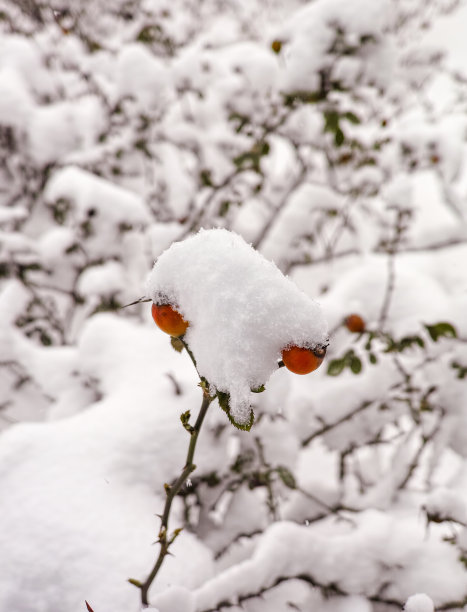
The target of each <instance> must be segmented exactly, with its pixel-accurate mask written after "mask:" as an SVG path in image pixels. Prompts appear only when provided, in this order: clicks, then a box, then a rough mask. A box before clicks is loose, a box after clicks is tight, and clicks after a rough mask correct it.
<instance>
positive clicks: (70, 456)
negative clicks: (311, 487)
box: [0, 315, 222, 612]
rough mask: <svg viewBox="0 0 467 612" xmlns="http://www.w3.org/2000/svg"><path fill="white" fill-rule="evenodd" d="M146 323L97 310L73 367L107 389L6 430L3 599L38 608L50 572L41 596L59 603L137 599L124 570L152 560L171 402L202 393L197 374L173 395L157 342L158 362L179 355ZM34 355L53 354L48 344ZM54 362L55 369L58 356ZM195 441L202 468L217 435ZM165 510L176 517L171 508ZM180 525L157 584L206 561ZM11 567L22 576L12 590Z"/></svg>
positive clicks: (203, 571)
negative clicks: (75, 409) (96, 397)
mask: <svg viewBox="0 0 467 612" xmlns="http://www.w3.org/2000/svg"><path fill="white" fill-rule="evenodd" d="M148 331H149V330H148V328H147V326H135V325H134V324H130V323H126V322H123V321H120V320H118V319H117V318H116V317H114V316H111V315H101V316H98V317H94V318H93V319H92V321H91V322H90V324H89V325H88V326H87V329H86V330H85V333H84V334H83V337H82V340H81V343H80V349H79V353H78V355H77V356H76V358H77V366H76V365H75V367H78V368H79V370H80V371H81V372H82V374H83V375H84V376H86V375H87V376H94V377H99V378H100V379H101V381H102V383H101V384H102V393H103V399H102V400H100V401H97V402H95V401H94V402H93V401H92V400H91V403H90V404H89V405H88V406H87V407H86V408H87V409H86V410H85V411H80V412H79V414H76V415H75V416H73V417H70V418H65V419H62V420H58V421H54V422H49V423H46V424H34V425H32V424H30V425H28V424H23V425H21V426H19V427H16V428H12V429H10V430H8V431H7V432H5V433H4V434H3V435H2V446H1V451H0V453H1V457H0V465H1V470H0V480H1V487H2V491H3V492H4V494H3V495H2V497H1V500H0V507H1V514H2V521H3V523H2V525H3V528H2V531H1V535H0V540H1V550H2V559H3V560H4V571H3V572H2V576H1V577H0V609H1V610H7V609H9V608H11V607H12V606H13V607H14V609H15V610H18V612H22V611H23V610H24V611H26V610H39V609H42V608H40V607H38V606H37V605H36V602H37V601H38V599H40V598H42V599H44V585H47V584H48V585H50V586H49V588H48V592H47V598H46V599H45V601H47V602H48V603H47V605H51V606H53V607H57V608H58V607H60V609H62V610H66V611H68V610H69V611H70V612H71V610H77V609H80V607H81V606H82V605H83V601H84V599H87V600H88V601H89V602H90V603H92V606H93V608H94V609H96V610H98V609H106V607H105V606H106V605H107V603H108V601H112V603H113V610H114V611H115V612H117V611H119V610H121V611H122V612H124V611H125V612H128V610H129V609H134V607H135V605H136V603H137V601H138V598H139V595H138V592H137V590H136V589H135V588H134V587H132V586H131V585H129V584H128V583H127V579H128V578H130V577H137V578H142V577H143V576H144V575H145V574H146V573H147V572H148V571H149V568H150V566H151V564H152V563H153V560H154V554H155V553H154V547H152V546H151V543H152V542H153V541H154V539H155V533H156V530H157V521H156V519H155V518H154V512H155V511H156V510H157V509H158V508H161V507H162V499H161V497H160V494H161V493H162V492H163V483H164V482H165V481H166V480H170V479H171V478H173V477H174V476H176V475H177V474H178V471H179V469H181V466H182V463H183V454H184V445H183V444H182V442H183V441H185V439H186V432H185V431H184V430H183V428H182V427H181V426H180V423H179V420H178V417H177V414H179V413H180V412H182V411H183V410H185V409H186V406H187V402H188V403H190V404H193V405H194V406H196V405H197V404H198V403H199V399H200V398H199V391H197V390H196V387H195V386H194V385H192V388H194V391H193V392H191V393H190V394H189V396H188V395H186V394H184V395H183V396H181V397H180V398H179V399H177V396H175V395H174V394H173V390H172V387H171V384H170V381H168V379H167V378H166V376H165V375H164V373H163V372H161V373H160V374H159V375H158V376H154V371H155V368H154V364H155V363H157V360H158V358H159V357H160V355H161V353H162V354H164V355H165V363H166V368H171V367H172V366H173V364H174V362H178V361H180V360H181V356H180V355H178V354H176V353H175V352H174V351H172V349H170V347H167V346H166V343H165V342H163V339H161V340H160V341H158V340H157V338H156V339H155V338H154V336H153V335H152V334H151V333H148ZM137 338H138V339H137ZM155 343H156V347H157V349H156V351H154V344H155ZM42 361H43V366H47V364H48V365H49V367H50V366H51V365H52V364H51V363H50V358H47V354H46V353H43V354H42ZM182 361H183V360H182ZM187 367H188V366H187ZM55 368H56V372H57V376H58V370H59V369H60V368H63V362H62V361H61V360H58V361H57V363H56V366H55ZM177 370H179V368H177ZM190 373H191V372H190ZM148 382H149V383H150V384H149V386H148V385H147V383H148ZM57 392H58V390H57V388H55V393H57ZM63 392H64V393H65V392H66V388H65V389H63ZM59 395H60V394H59ZM200 446H201V448H200V450H201V452H200V453H199V456H198V457H197V462H198V465H199V467H200V469H201V470H203V469H204V468H203V465H204V466H209V465H210V464H212V462H213V461H214V462H216V463H217V464H218V465H221V464H222V459H221V456H222V451H221V454H220V455H219V450H221V448H222V445H221V446H218V448H217V450H216V449H215V448H213V447H212V448H207V447H205V452H206V454H205V455H204V452H203V450H202V447H203V444H202V440H201V441H200ZM203 455H204V459H203ZM18 481H21V483H22V484H21V487H17V482H18ZM155 491H156V492H157V493H155ZM149 508H152V509H153V511H152V512H151V511H149V512H148V509H149ZM176 514H177V515H178V512H177V513H176ZM172 520H173V521H174V524H175V525H176V524H177V522H178V520H179V519H178V520H177V516H175V517H173V519H172ZM184 536H186V537H183V538H181V537H180V538H178V540H177V542H176V544H175V545H174V549H173V552H174V554H175V559H176V560H175V559H174V560H173V561H171V562H169V563H167V565H166V567H165V568H164V571H163V573H162V574H161V578H160V581H159V586H158V589H159V590H160V589H162V588H163V587H164V585H167V584H169V583H172V584H173V583H174V582H177V580H178V578H177V576H178V577H179V578H180V577H181V576H183V584H184V585H185V586H188V585H190V584H191V585H192V586H194V585H196V584H197V582H199V581H203V580H205V579H206V578H207V577H209V576H210V574H211V572H212V560H211V554H210V552H209V551H208V550H207V548H206V547H205V546H204V545H202V544H201V543H200V542H199V541H197V540H196V539H195V538H194V536H192V535H191V534H189V533H187V534H184ZM17 576H22V577H23V578H22V579H23V580H24V581H25V582H24V583H23V584H25V588H24V589H21V590H20V591H19V590H18V588H17V586H16V577H17ZM51 576H53V582H50V578H51ZM76 576H79V579H78V580H76V578H75V577H76ZM156 590H157V589H156Z"/></svg>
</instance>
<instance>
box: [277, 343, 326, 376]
mask: <svg viewBox="0 0 467 612" xmlns="http://www.w3.org/2000/svg"><path fill="white" fill-rule="evenodd" d="M325 355H326V349H325V348H316V349H314V350H312V349H308V348H302V347H299V346H290V347H289V348H286V349H284V350H283V351H282V361H283V362H284V365H285V367H286V368H287V369H288V370H290V371H291V372H293V373H294V374H309V373H310V372H313V370H316V369H317V368H319V366H320V365H321V363H322V361H323V359H324V356H325Z"/></svg>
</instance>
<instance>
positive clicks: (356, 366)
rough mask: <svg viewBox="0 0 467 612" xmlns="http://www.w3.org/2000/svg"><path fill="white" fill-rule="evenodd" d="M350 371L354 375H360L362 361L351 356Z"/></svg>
mask: <svg viewBox="0 0 467 612" xmlns="http://www.w3.org/2000/svg"><path fill="white" fill-rule="evenodd" d="M350 369H351V370H352V372H353V373H354V374H360V372H361V371H362V361H361V359H360V358H359V357H355V356H352V357H351V359H350Z"/></svg>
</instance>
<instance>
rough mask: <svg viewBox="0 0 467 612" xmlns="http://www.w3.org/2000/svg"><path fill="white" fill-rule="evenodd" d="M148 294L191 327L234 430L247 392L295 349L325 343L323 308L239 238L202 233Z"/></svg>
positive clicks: (163, 260) (242, 419) (152, 280)
mask: <svg viewBox="0 0 467 612" xmlns="http://www.w3.org/2000/svg"><path fill="white" fill-rule="evenodd" d="M147 295H148V297H150V298H151V299H152V300H153V302H154V303H156V304H163V303H170V304H171V305H172V306H173V307H174V308H175V309H176V310H177V311H178V312H179V313H180V314H181V315H182V316H183V318H184V319H185V320H186V321H188V322H189V327H188V330H187V332H186V335H185V340H186V342H187V343H188V345H189V346H190V349H191V351H192V352H193V354H194V356H195V359H196V363H197V369H198V372H199V374H200V376H203V377H205V378H206V379H207V381H208V382H209V384H210V391H211V392H217V391H221V392H223V393H228V394H229V396H230V399H229V410H230V416H231V418H232V419H233V420H234V421H235V423H236V424H238V425H242V426H245V425H246V424H247V423H249V422H251V418H252V415H251V409H250V392H251V389H256V388H258V387H261V386H262V385H264V383H265V382H266V381H267V380H268V378H269V377H270V376H271V374H272V373H273V372H274V371H275V370H276V369H277V367H278V361H279V360H280V359H281V351H282V350H283V349H284V348H285V347H287V346H291V345H297V346H300V347H306V348H311V349H315V348H317V347H325V346H326V345H327V343H328V332H327V325H326V322H325V319H324V316H323V313H322V310H321V307H320V306H319V304H317V303H316V302H315V301H313V300H312V299H311V298H309V297H308V296H307V295H305V294H304V293H303V292H301V291H300V290H299V289H298V288H297V286H296V285H295V284H294V283H293V282H292V281H291V280H290V279H288V278H286V277H285V276H284V275H283V274H282V272H281V271H280V270H279V269H278V268H277V266H276V265H275V264H274V263H272V262H270V261H267V260H266V259H265V258H264V257H263V256H262V255H261V254H260V253H258V252H257V251H255V250H254V249H253V248H252V247H251V246H250V245H248V244H247V243H246V242H245V241H244V240H243V238H241V237H240V236H239V235H237V234H235V233H233V232H230V231H228V230H224V229H214V230H201V231H200V232H199V233H198V234H196V235H195V236H192V237H191V238H188V239H187V240H185V241H183V242H176V243H174V244H172V246H170V247H169V248H168V249H167V250H166V251H164V253H162V255H161V256H160V257H159V259H158V260H157V262H156V263H155V265H154V268H153V270H152V272H151V274H150V276H149V279H148V283H147Z"/></svg>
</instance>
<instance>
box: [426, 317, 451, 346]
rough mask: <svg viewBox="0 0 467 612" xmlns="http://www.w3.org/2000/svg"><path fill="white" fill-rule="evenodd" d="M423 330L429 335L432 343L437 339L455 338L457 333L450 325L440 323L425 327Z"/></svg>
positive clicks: (443, 322)
mask: <svg viewBox="0 0 467 612" xmlns="http://www.w3.org/2000/svg"><path fill="white" fill-rule="evenodd" d="M425 329H426V330H427V331H428V333H429V334H430V338H431V339H432V340H433V342H437V341H438V340H439V338H442V337H445V338H457V332H456V330H455V328H454V327H453V326H452V325H451V324H450V323H446V322H445V321H442V322H440V323H435V324H434V325H425Z"/></svg>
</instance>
